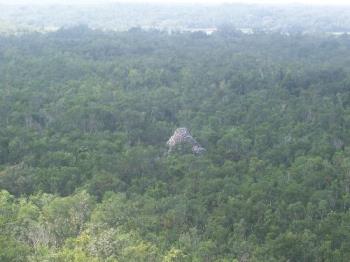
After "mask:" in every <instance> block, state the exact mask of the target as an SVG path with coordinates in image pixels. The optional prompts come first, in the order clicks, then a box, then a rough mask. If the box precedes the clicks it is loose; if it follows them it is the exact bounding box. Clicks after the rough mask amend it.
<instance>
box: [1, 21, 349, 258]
mask: <svg viewBox="0 0 350 262" xmlns="http://www.w3.org/2000/svg"><path fill="white" fill-rule="evenodd" d="M349 53H350V36H348V35H346V34H344V35H341V36H333V35H327V34H317V35H316V34H314V35H307V34H299V33H296V34H280V33H273V32H271V33H265V32H257V33H254V34H243V33H241V32H239V31H236V30H231V29H228V28H222V29H220V30H218V31H216V32H214V33H213V34H211V35H207V34H205V33H202V32H195V33H172V34H169V33H168V32H164V31H157V30H151V31H147V32H146V31H144V30H142V29H140V28H131V29H129V30H127V31H124V32H113V31H105V30H98V29H96V30H92V29H90V28H88V27H86V26H74V27H70V28H62V29H59V30H57V31H55V32H51V33H40V32H32V33H27V34H21V35H1V36H0V190H1V191H0V261H3V262H7V261H37V262H39V261H40V262H41V261H57V262H61V261H62V262H63V261H76V262H83V261H84V262H85V261H93V262H100V261H101V262H102V261H109V262H112V261H115V262H116V261H120V262H129V261H131V262H132V261H152V262H153V261H164V262H170V261H208V262H209V261H218V262H248V261H252V262H257V261H269V262H277V261H289V262H300V261H304V262H308V261H332V262H335V261H349V259H350V56H349ZM181 127H185V128H187V129H188V130H189V131H190V132H191V135H192V136H193V138H194V139H195V140H196V141H197V142H198V143H199V144H200V145H201V146H202V147H203V148H205V151H204V150H203V151H204V152H203V153H201V154H193V153H192V152H191V150H188V148H187V147H186V146H178V147H175V148H174V149H173V150H171V152H168V147H167V144H166V143H167V141H168V139H169V138H170V137H171V136H172V134H173V133H174V131H175V130H176V129H177V128H181Z"/></svg>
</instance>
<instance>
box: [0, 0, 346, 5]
mask: <svg viewBox="0 0 350 262" xmlns="http://www.w3.org/2000/svg"><path fill="white" fill-rule="evenodd" d="M110 2H123V3H135V2H138V3H139V2H147V3H165V4H168V3H169V4H170V3H181V4H183V3H196V4H198V3H203V4H219V3H237V2H238V3H270V4H271V3H275V4H288V3H302V4H319V5H320V4H321V5H350V0H0V4H54V3H55V4H57V3H61V4H82V3H83V4H92V3H93V4H95V3H110Z"/></svg>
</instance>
